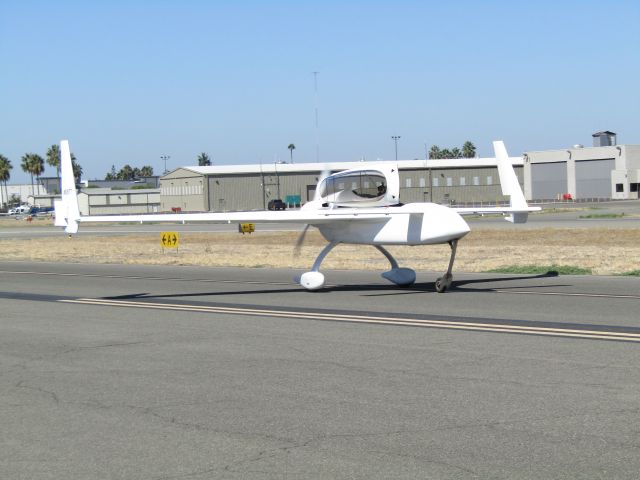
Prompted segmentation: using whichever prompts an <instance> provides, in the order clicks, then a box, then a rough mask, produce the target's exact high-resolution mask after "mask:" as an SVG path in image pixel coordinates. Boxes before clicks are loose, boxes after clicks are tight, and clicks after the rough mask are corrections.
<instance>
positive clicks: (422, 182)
mask: <svg viewBox="0 0 640 480" xmlns="http://www.w3.org/2000/svg"><path fill="white" fill-rule="evenodd" d="M426 186H427V182H425V181H424V177H420V188H423V187H426Z"/></svg>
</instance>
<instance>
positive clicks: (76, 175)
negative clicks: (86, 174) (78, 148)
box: [71, 153, 82, 183]
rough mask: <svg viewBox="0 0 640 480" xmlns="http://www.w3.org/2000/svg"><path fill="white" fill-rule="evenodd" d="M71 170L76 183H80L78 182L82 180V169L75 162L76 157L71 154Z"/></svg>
mask: <svg viewBox="0 0 640 480" xmlns="http://www.w3.org/2000/svg"><path fill="white" fill-rule="evenodd" d="M71 168H72V169H73V178H74V179H75V181H76V183H80V180H81V179H82V167H81V166H80V164H79V163H78V162H77V161H76V156H75V155H74V154H73V153H72V154H71Z"/></svg>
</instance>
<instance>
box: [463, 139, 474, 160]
mask: <svg viewBox="0 0 640 480" xmlns="http://www.w3.org/2000/svg"><path fill="white" fill-rule="evenodd" d="M475 156H476V146H475V145H474V144H473V143H471V142H470V141H469V140H467V141H466V142H464V145H462V157H463V158H474V157H475Z"/></svg>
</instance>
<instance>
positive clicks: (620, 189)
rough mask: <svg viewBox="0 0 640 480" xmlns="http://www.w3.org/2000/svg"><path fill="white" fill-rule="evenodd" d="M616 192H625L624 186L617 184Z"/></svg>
mask: <svg viewBox="0 0 640 480" xmlns="http://www.w3.org/2000/svg"><path fill="white" fill-rule="evenodd" d="M616 192H617V193H621V192H624V184H622V183H616Z"/></svg>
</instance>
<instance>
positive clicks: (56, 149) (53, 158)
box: [46, 143, 60, 177]
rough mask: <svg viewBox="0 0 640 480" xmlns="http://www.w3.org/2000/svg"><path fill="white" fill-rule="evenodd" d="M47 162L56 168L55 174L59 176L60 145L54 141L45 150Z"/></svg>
mask: <svg viewBox="0 0 640 480" xmlns="http://www.w3.org/2000/svg"><path fill="white" fill-rule="evenodd" d="M46 156H47V163H48V164H49V166H51V167H53V168H55V169H56V176H58V177H59V176H60V146H59V145H58V144H57V143H54V144H53V145H51V146H50V147H49V150H47V155H46Z"/></svg>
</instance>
